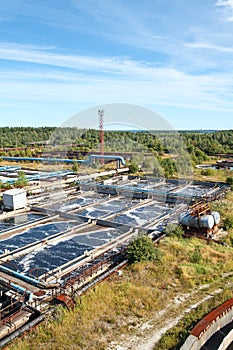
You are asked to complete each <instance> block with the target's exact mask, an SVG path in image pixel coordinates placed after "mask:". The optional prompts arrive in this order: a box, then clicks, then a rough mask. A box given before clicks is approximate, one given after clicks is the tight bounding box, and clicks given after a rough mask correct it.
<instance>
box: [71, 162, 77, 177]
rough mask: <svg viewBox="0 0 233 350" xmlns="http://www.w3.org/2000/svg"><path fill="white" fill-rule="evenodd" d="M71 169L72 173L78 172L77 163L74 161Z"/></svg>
mask: <svg viewBox="0 0 233 350" xmlns="http://www.w3.org/2000/svg"><path fill="white" fill-rule="evenodd" d="M72 171H73V173H74V174H77V172H78V163H77V162H76V161H74V162H73V165H72Z"/></svg>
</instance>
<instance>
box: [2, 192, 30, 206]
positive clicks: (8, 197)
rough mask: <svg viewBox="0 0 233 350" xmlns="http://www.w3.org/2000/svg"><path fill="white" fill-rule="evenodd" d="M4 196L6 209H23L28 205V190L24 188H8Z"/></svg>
mask: <svg viewBox="0 0 233 350" xmlns="http://www.w3.org/2000/svg"><path fill="white" fill-rule="evenodd" d="M2 198H3V205H4V208H5V209H10V210H16V209H22V208H25V207H26V205H27V198H26V191H25V190H24V189H22V188H13V189H12V190H7V191H5V192H3V196H2Z"/></svg>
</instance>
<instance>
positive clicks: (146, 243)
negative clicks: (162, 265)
mask: <svg viewBox="0 0 233 350" xmlns="http://www.w3.org/2000/svg"><path fill="white" fill-rule="evenodd" d="M127 256H128V260H129V262H130V263H135V262H142V261H153V260H156V261H159V260H160V257H161V253H160V251H159V250H158V249H156V248H155V246H154V243H153V241H152V239H151V238H150V237H148V236H139V237H138V238H136V239H134V240H133V241H132V242H130V244H129V245H128V247H127Z"/></svg>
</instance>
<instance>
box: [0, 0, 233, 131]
mask: <svg viewBox="0 0 233 350" xmlns="http://www.w3.org/2000/svg"><path fill="white" fill-rule="evenodd" d="M0 79H1V80H0V81H1V84H0V115H1V123H0V125H1V126H7V125H8V126H18V125H23V126H46V125H49V126H50V125H52V126H60V125H62V124H63V123H64V122H65V121H66V120H67V119H69V118H70V117H71V116H72V115H74V114H76V113H78V112H79V111H82V110H85V109H86V108H90V107H93V106H95V105H100V104H109V103H118V102H120V103H128V104H137V105H140V106H143V107H146V108H150V109H152V110H153V111H155V112H157V113H158V114H160V115H162V116H163V117H164V118H165V119H166V120H167V121H168V123H170V124H171V125H172V126H173V127H174V128H176V129H232V128H233V127H232V114H233V113H232V112H233V0H144V1H140V0H39V1H35V0H11V1H6V0H0ZM116 122H117V121H116ZM81 123H83V124H84V126H85V120H82V121H81ZM152 124H153V123H152ZM82 126H83V125H82ZM148 128H150V125H148ZM151 128H153V125H151Z"/></svg>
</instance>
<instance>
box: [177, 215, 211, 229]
mask: <svg viewBox="0 0 233 350" xmlns="http://www.w3.org/2000/svg"><path fill="white" fill-rule="evenodd" d="M179 223H180V224H182V225H184V226H187V227H194V228H207V229H211V228H213V227H214V224H215V221H214V217H213V215H200V216H193V215H191V214H187V213H186V214H181V215H180V217H179Z"/></svg>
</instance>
